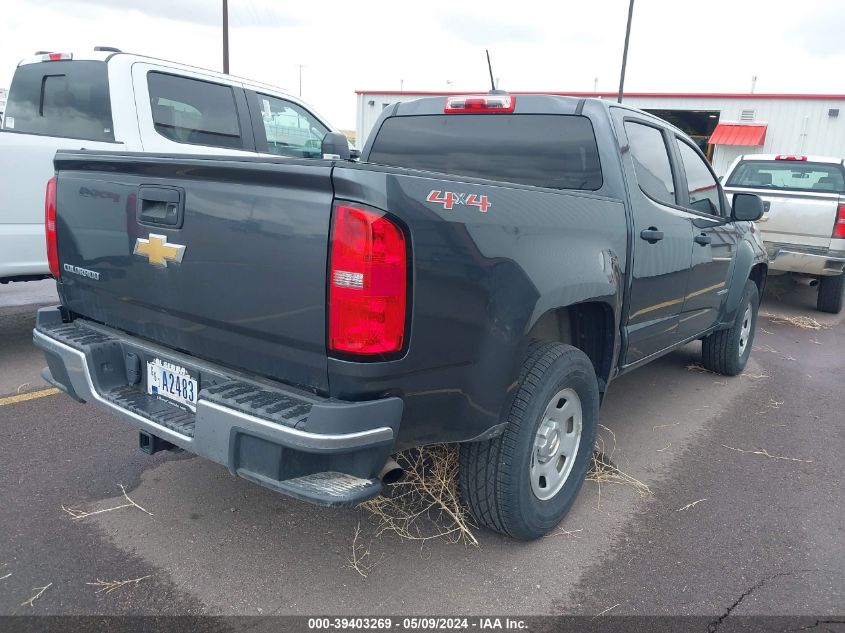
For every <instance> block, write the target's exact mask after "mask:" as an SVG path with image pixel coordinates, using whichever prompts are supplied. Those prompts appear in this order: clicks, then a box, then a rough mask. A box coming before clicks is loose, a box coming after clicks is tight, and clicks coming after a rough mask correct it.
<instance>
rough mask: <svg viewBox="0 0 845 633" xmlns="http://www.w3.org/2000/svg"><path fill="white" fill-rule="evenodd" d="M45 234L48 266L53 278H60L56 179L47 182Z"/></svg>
mask: <svg viewBox="0 0 845 633" xmlns="http://www.w3.org/2000/svg"><path fill="white" fill-rule="evenodd" d="M44 233H45V234H46V236H47V264H48V266H49V267H50V274H51V275H53V277H58V276H59V247H58V244H57V242H56V177H55V176H53V177H52V178H50V180H48V181H47V192H46V194H45V196H44Z"/></svg>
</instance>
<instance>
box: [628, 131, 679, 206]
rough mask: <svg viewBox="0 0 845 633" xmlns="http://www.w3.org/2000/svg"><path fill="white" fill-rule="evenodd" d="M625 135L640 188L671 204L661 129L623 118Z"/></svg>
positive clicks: (672, 190) (671, 184)
mask: <svg viewBox="0 0 845 633" xmlns="http://www.w3.org/2000/svg"><path fill="white" fill-rule="evenodd" d="M625 134H626V135H627V136H628V145H629V146H630V148H631V157H632V158H633V159H634V171H635V172H636V174H637V182H638V183H639V185H640V189H642V190H643V193H645V194H646V195H647V196H648V197H650V198H652V199H653V200H656V201H657V202H664V203H667V204H675V203H676V199H675V182H674V180H673V179H672V167H671V163H670V162H669V152H668V150H667V148H666V139H665V138H664V137H663V132H661V131H660V130H659V129H658V128H656V127H652V126H650V125H645V124H644V123H636V122H634V121H625Z"/></svg>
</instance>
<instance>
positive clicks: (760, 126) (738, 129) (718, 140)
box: [708, 123, 768, 146]
mask: <svg viewBox="0 0 845 633" xmlns="http://www.w3.org/2000/svg"><path fill="white" fill-rule="evenodd" d="M767 127H768V125H766V124H765V123H719V124H718V125H717V126H716V129H715V130H713V134H712V135H711V136H710V140H709V141H708V143H710V144H711V145H753V146H759V145H762V144H763V143H764V142H765V141H766V128H767Z"/></svg>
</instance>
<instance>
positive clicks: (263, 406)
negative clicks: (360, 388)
mask: <svg viewBox="0 0 845 633" xmlns="http://www.w3.org/2000/svg"><path fill="white" fill-rule="evenodd" d="M200 398H201V399H203V400H208V401H209V402H214V403H216V404H219V405H221V406H224V407H229V408H231V409H235V410H237V411H241V412H242V413H248V414H249V415H254V416H255V417H257V418H261V419H263V420H269V421H271V422H275V423H276V424H282V425H284V426H290V427H293V428H301V427H302V426H304V425H305V421H306V420H307V419H308V414H309V413H311V405H312V403H311V402H309V401H308V400H306V399H305V398H297V397H295V396H293V395H291V394H290V393H282V392H281V391H273V390H272V389H269V388H264V387H257V386H255V385H250V384H247V383H245V382H242V381H240V380H227V381H226V382H223V383H218V384H216V385H214V386H213V387H207V388H204V389H202V390H200Z"/></svg>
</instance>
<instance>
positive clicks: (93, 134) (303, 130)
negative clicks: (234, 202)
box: [0, 47, 355, 283]
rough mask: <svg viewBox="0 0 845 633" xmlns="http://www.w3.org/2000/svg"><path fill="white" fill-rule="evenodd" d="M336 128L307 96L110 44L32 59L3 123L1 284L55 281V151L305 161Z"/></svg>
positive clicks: (18, 75) (19, 75)
mask: <svg viewBox="0 0 845 633" xmlns="http://www.w3.org/2000/svg"><path fill="white" fill-rule="evenodd" d="M329 131H336V130H335V129H334V128H333V127H332V126H330V125H329V124H328V123H327V122H326V120H325V119H324V118H322V117H320V116H319V115H317V114H315V113H314V111H313V109H312V108H310V107H309V106H307V105H305V104H304V103H302V102H301V101H300V100H299V99H296V98H294V97H292V96H290V95H288V94H286V93H284V92H282V91H281V90H279V89H278V88H274V87H272V86H268V85H263V84H258V83H255V82H252V81H249V80H246V79H241V78H237V77H233V76H231V75H224V74H221V73H215V72H212V71H209V70H202V69H199V68H194V67H191V66H185V65H182V64H176V63H172V62H167V61H162V60H157V59H152V58H149V57H143V56H140V55H132V54H127V53H121V52H120V51H118V50H117V49H111V48H105V47H99V48H97V49H95V50H94V51H93V52H90V53H84V54H72V53H47V52H42V53H37V54H36V55H35V56H33V57H30V58H28V59H24V60H23V61H21V62H20V63H19V64H18V67H17V69H16V71H15V74H14V77H13V79H12V84H11V87H10V89H9V95H8V100H7V103H6V111H5V114H4V117H3V122H2V126H0V191H2V192H3V196H2V197H0V283H6V282H9V281H28V280H33V279H42V278H44V277H48V276H49V275H50V271H49V268H48V266H47V253H46V247H45V237H44V183H45V182H47V180H49V179H50V177H51V176H52V175H53V156H54V155H55V153H56V150H59V149H83V148H84V149H100V150H120V151H132V152H161V153H170V154H206V155H208V154H227V155H232V154H234V155H245V156H255V155H256V154H265V155H266V154H270V155H276V156H288V157H297V158H302V157H315V156H319V153H320V144H321V141H322V139H323V136H324V135H325V134H326V132H329ZM354 154H355V150H353V156H354ZM95 193H96V192H95Z"/></svg>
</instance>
